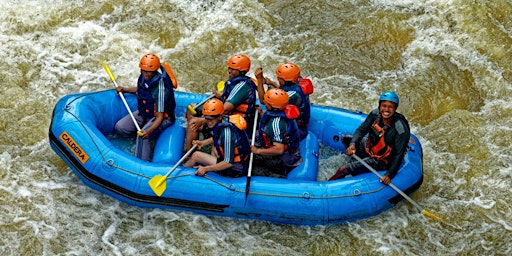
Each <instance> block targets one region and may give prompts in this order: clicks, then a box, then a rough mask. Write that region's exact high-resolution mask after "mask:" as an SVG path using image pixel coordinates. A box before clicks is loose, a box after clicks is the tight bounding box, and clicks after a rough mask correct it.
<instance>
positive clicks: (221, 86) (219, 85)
mask: <svg viewBox="0 0 512 256" xmlns="http://www.w3.org/2000/svg"><path fill="white" fill-rule="evenodd" d="M224 85H225V83H224V81H220V82H218V83H217V91H219V92H223V91H224ZM213 97H215V93H214V94H212V95H210V96H208V98H206V99H204V100H203V101H201V102H199V103H198V104H197V105H195V106H193V107H192V104H189V105H188V107H187V108H188V110H189V111H190V112H191V113H192V115H195V114H197V108H199V107H200V106H202V105H203V104H204V103H206V102H207V101H208V100H209V99H211V98H213Z"/></svg>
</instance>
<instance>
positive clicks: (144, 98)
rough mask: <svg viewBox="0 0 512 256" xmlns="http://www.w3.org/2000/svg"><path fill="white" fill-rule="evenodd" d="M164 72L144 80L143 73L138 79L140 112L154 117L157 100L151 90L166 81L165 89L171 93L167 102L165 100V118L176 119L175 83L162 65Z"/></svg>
mask: <svg viewBox="0 0 512 256" xmlns="http://www.w3.org/2000/svg"><path fill="white" fill-rule="evenodd" d="M161 69H162V72H163V74H160V73H158V74H156V75H155V76H154V77H153V78H151V80H149V81H147V82H146V81H144V77H143V76H142V75H140V76H139V79H138V81H137V107H138V109H139V114H140V115H142V116H143V117H147V118H152V117H154V116H155V114H156V100H155V99H154V98H153V95H152V94H151V92H152V91H153V90H154V89H155V88H156V87H158V85H159V83H164V85H165V89H166V90H167V93H168V94H169V96H168V97H169V98H168V99H167V102H165V109H164V118H169V117H170V118H172V119H174V118H175V116H174V109H175V108H176V101H175V100H174V89H173V83H172V81H171V79H170V78H169V76H168V75H167V73H166V72H165V70H164V69H163V68H162V67H161Z"/></svg>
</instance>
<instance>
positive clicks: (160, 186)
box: [148, 144, 197, 196]
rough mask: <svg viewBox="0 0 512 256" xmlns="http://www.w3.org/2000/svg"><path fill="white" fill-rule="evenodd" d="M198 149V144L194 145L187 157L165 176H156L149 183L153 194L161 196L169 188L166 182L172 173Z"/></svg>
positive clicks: (182, 158) (186, 154)
mask: <svg viewBox="0 0 512 256" xmlns="http://www.w3.org/2000/svg"><path fill="white" fill-rule="evenodd" d="M196 148H197V144H194V146H193V147H192V148H190V149H189V150H188V151H187V153H185V155H184V156H183V157H181V159H180V160H179V161H178V162H177V163H176V164H175V165H174V166H173V167H172V168H171V169H170V170H169V171H168V172H167V173H166V174H165V175H164V176H162V175H160V174H158V175H155V176H154V177H153V178H151V179H150V180H149V182H148V184H149V186H150V187H151V189H152V190H153V192H155V194H156V195H157V196H161V195H162V194H163V193H164V191H165V189H166V187H167V185H166V184H167V183H166V182H165V180H167V177H168V176H169V175H171V173H172V172H173V171H174V170H176V168H177V167H178V166H179V165H180V164H181V163H182V162H183V161H185V159H187V157H188V156H189V155H190V154H191V153H192V151H194V150H195V149H196Z"/></svg>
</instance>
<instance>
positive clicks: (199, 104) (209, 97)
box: [194, 94, 215, 110]
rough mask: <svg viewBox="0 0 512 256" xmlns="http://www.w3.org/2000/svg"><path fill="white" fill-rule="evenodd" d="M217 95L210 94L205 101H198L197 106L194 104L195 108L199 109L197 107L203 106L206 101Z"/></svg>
mask: <svg viewBox="0 0 512 256" xmlns="http://www.w3.org/2000/svg"><path fill="white" fill-rule="evenodd" d="M213 97H215V94H212V95H210V96H208V97H207V98H206V99H204V100H203V101H201V102H199V103H197V104H196V105H195V106H194V110H197V108H199V107H200V106H202V105H203V104H204V103H206V102H207V101H208V100H209V99H211V98H213Z"/></svg>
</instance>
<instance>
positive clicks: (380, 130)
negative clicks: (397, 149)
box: [366, 113, 409, 164]
mask: <svg viewBox="0 0 512 256" xmlns="http://www.w3.org/2000/svg"><path fill="white" fill-rule="evenodd" d="M397 119H402V120H405V123H406V125H407V126H409V123H408V122H407V120H406V119H405V117H404V116H403V115H402V114H399V113H395V114H394V117H393V120H391V122H396V120H397ZM380 120H381V115H380V114H379V115H378V116H377V119H376V120H375V122H373V125H372V127H371V129H370V133H371V134H372V135H373V136H369V138H368V140H367V141H366V153H368V155H369V156H370V157H371V158H374V159H377V160H381V161H383V162H384V163H385V164H388V160H387V158H388V156H389V155H391V152H392V151H393V148H391V146H389V145H387V144H386V141H385V137H386V136H385V135H386V131H387V130H388V129H389V128H390V126H388V125H384V126H383V127H381V126H380V125H379V123H380ZM372 138H378V139H377V140H376V141H375V140H373V141H372Z"/></svg>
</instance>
